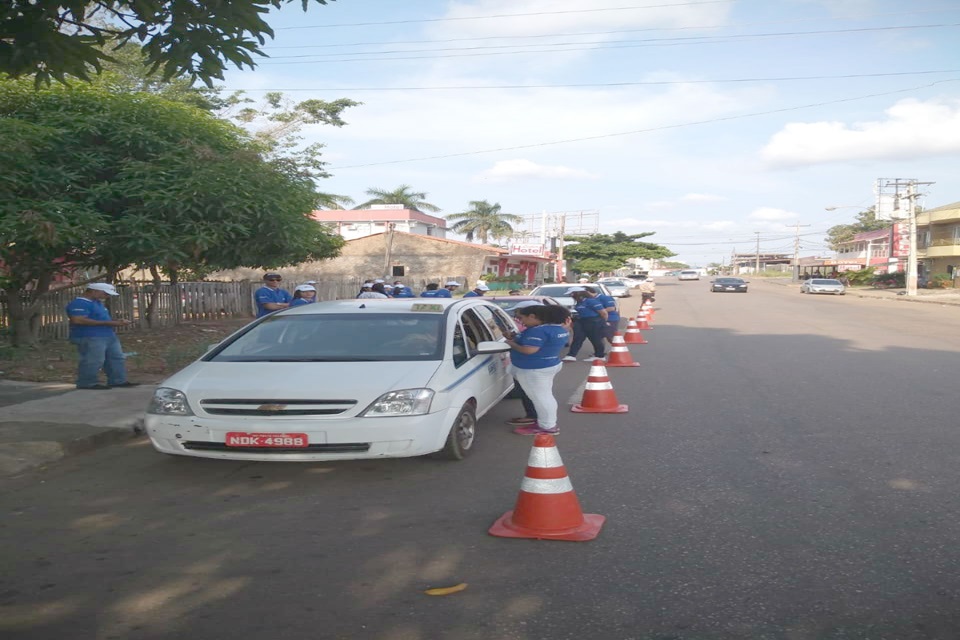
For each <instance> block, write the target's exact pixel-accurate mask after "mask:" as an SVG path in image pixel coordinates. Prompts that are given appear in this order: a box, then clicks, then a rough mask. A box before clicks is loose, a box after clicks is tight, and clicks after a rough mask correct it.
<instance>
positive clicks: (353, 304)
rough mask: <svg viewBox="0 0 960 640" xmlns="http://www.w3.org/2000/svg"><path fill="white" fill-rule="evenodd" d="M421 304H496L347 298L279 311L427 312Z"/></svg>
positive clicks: (442, 306) (461, 300) (480, 300)
mask: <svg viewBox="0 0 960 640" xmlns="http://www.w3.org/2000/svg"><path fill="white" fill-rule="evenodd" d="M416 305H420V307H419V310H415V308H416ZM423 305H430V306H431V307H432V308H434V309H436V308H438V307H440V309H439V312H441V313H446V312H448V311H449V310H450V307H454V306H473V305H486V306H496V305H491V304H489V303H487V301H486V300H484V299H483V298H482V297H480V296H477V297H470V298H387V299H384V298H347V299H344V300H326V301H323V302H314V303H313V304H304V305H300V306H299V307H290V308H289V309H284V310H283V311H281V312H280V314H283V315H285V316H286V315H317V314H328V313H355V312H357V311H360V310H361V309H362V310H363V312H364V313H429V311H426V310H425V307H424V306H423ZM277 315H279V314H277Z"/></svg>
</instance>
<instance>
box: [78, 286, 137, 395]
mask: <svg viewBox="0 0 960 640" xmlns="http://www.w3.org/2000/svg"><path fill="white" fill-rule="evenodd" d="M118 295H120V294H119V293H117V290H116V289H115V288H114V286H113V285H112V284H108V283H106V282H91V283H90V284H88V285H87V288H86V290H85V291H84V292H83V294H82V295H80V296H79V297H77V298H74V299H73V300H71V301H70V304H68V305H67V307H66V311H67V317H68V318H69V319H70V342H71V343H73V345H74V346H75V347H76V348H77V355H78V356H79V362H78V363H77V389H92V390H97V391H99V390H103V389H110V388H113V387H119V388H124V387H136V386H138V385H137V383H136V382H130V381H129V380H127V363H126V361H125V359H124V355H123V349H122V347H121V346H120V339H119V338H117V332H116V330H115V327H123V326H126V325H128V324H130V323H129V322H128V321H126V320H114V319H113V318H112V317H111V316H110V311H109V310H108V309H107V308H106V307H105V306H103V301H104V300H106V299H107V296H118ZM100 369H103V371H104V373H106V374H107V384H101V383H100V382H99V380H98V378H99V376H100Z"/></svg>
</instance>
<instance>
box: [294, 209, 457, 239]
mask: <svg viewBox="0 0 960 640" xmlns="http://www.w3.org/2000/svg"><path fill="white" fill-rule="evenodd" d="M312 217H313V219H314V220H317V221H319V222H323V223H326V224H328V225H330V226H332V227H333V228H334V230H335V231H336V232H337V233H339V234H340V235H341V236H343V237H344V239H346V240H356V239H357V238H364V237H366V236H371V235H373V234H375V233H383V232H385V231H388V230H389V228H390V227H389V225H391V224H392V225H393V229H394V230H395V231H402V232H404V233H412V234H415V235H421V236H432V237H434V238H446V237H447V221H446V219H444V218H438V217H436V216H431V215H428V214H426V213H423V212H421V211H416V210H414V209H405V208H404V207H403V205H401V204H375V205H373V206H371V207H370V208H369V209H345V210H340V209H322V210H319V211H314V212H313V214H312Z"/></svg>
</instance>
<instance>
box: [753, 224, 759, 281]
mask: <svg viewBox="0 0 960 640" xmlns="http://www.w3.org/2000/svg"><path fill="white" fill-rule="evenodd" d="M754 233H755V234H757V256H756V257H757V264H756V266H755V267H754V269H753V275H754V277H759V276H760V232H759V231H754Z"/></svg>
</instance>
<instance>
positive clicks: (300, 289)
mask: <svg viewBox="0 0 960 640" xmlns="http://www.w3.org/2000/svg"><path fill="white" fill-rule="evenodd" d="M316 301H317V288H316V287H314V286H313V285H312V284H301V285H297V287H296V288H295V289H294V290H293V301H292V302H290V306H291V307H300V306H303V305H305V304H311V303H313V302H316Z"/></svg>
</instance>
